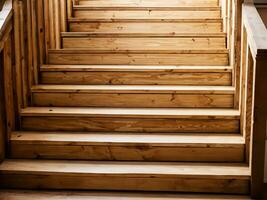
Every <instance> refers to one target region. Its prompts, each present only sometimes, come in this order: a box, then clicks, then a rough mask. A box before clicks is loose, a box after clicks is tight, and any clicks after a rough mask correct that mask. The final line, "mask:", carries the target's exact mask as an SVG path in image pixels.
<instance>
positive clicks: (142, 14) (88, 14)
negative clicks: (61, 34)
mask: <svg viewBox="0 0 267 200" xmlns="http://www.w3.org/2000/svg"><path fill="white" fill-rule="evenodd" d="M109 9H112V10H109ZM73 17H74V18H87V19H100V20H103V19H140V20H141V19H163V20H164V19H165V20H166V19H167V20H168V19H220V10H219V8H216V7H214V8H210V9H207V8H205V7H204V8H201V7H200V8H192V9H190V10H189V9H186V8H180V9H177V8H175V10H174V9H168V10H164V8H160V10H159V9H156V8H148V9H144V10H142V9H140V8H138V10H133V8H132V7H131V8H125V10H122V9H120V10H114V8H104V9H93V8H92V7H81V6H79V7H77V6H76V7H74V8H73Z"/></svg>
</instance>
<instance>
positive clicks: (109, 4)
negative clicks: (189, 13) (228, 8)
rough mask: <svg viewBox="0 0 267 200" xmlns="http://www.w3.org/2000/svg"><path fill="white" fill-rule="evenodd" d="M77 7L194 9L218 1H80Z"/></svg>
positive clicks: (213, 4)
mask: <svg viewBox="0 0 267 200" xmlns="http://www.w3.org/2000/svg"><path fill="white" fill-rule="evenodd" d="M78 5H86V6H90V7H115V8H116V7H181V6H182V7H185V6H190V7H191V6H196V7H200V6H203V7H208V6H218V0H190V1H184V0H183V1H181V0H169V1H168V3H166V2H162V1H161V0H143V1H140V0H130V1H124V0H113V1H108V0H93V1H88V0H80V1H79V2H78Z"/></svg>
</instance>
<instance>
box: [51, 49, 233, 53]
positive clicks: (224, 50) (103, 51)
mask: <svg viewBox="0 0 267 200" xmlns="http://www.w3.org/2000/svg"><path fill="white" fill-rule="evenodd" d="M48 53H54V54H57V53H58V54H109V53H111V54H153V53H156V54H158V53H161V54H165V53H166V54H228V53H229V50H228V49H201V50H194V49H190V50H189V49H187V50H184V49H183V50H88V49H86V48H78V49H77V48H74V49H71V48H69V49H49V50H48Z"/></svg>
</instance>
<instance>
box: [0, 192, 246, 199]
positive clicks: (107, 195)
mask: <svg viewBox="0 0 267 200" xmlns="http://www.w3.org/2000/svg"><path fill="white" fill-rule="evenodd" d="M0 198H3V199H6V200H25V199H27V200H36V199H40V200H52V199H53V200H64V199H65V200H84V199H87V200H95V199H96V198H100V199H103V200H122V199H123V200H133V199H134V200H158V199H162V200H185V199H195V200H206V199H213V200H222V199H225V200H251V198H250V197H249V196H245V195H244V196H240V195H211V194H195V195H194V194H170V193H156V192H153V193H147V192H145V193H144V192H132V193H129V192H103V191H102V192H90V191H89V192H81V191H80V192H68V191H61V192H55V191H27V190H26V191H21V190H11V191H10V190H1V191H0Z"/></svg>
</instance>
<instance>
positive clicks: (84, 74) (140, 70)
mask: <svg viewBox="0 0 267 200" xmlns="http://www.w3.org/2000/svg"><path fill="white" fill-rule="evenodd" d="M41 71H42V72H41V78H40V81H41V83H42V84H85V85H227V86H229V85H231V84H232V74H231V68H230V67H218V66H211V67H207V66H203V67H197V66H194V67H189V66H184V67H182V66H181V67H178V66H100V65H97V66H90V65H89V66H87V65H46V66H42V67H41Z"/></svg>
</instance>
